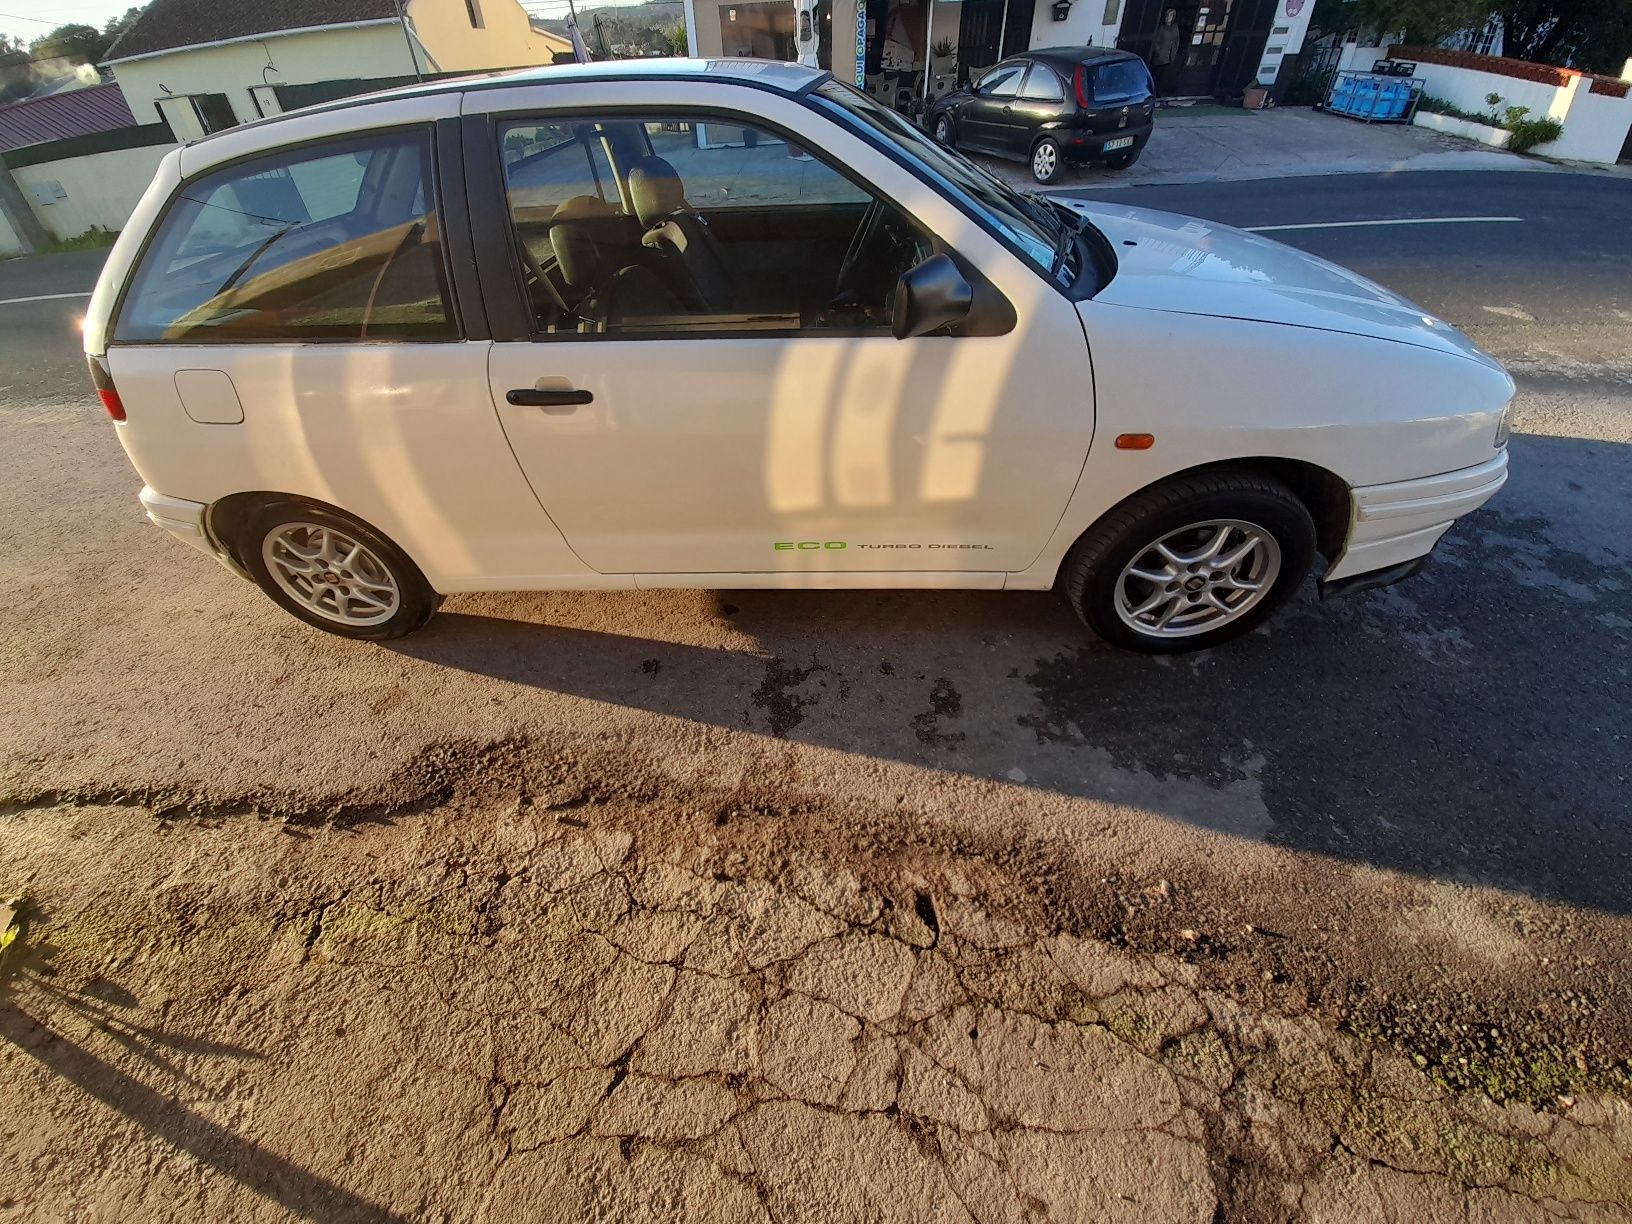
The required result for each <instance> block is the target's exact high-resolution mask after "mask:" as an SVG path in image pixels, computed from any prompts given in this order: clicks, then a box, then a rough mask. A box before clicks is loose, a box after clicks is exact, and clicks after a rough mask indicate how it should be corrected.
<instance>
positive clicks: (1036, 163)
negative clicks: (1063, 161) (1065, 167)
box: [1031, 141, 1059, 179]
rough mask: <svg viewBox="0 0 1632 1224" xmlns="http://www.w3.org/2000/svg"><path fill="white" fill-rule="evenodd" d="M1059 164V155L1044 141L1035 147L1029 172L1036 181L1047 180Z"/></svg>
mask: <svg viewBox="0 0 1632 1224" xmlns="http://www.w3.org/2000/svg"><path fill="white" fill-rule="evenodd" d="M1058 162H1059V154H1058V153H1056V152H1055V151H1054V146H1053V145H1051V144H1049V143H1048V142H1047V141H1044V142H1043V143H1042V144H1040V145H1038V146H1037V151H1036V152H1035V153H1033V154H1032V155H1031V172H1032V174H1033V175H1035V176H1036V177H1037V178H1038V179H1047V178H1049V177H1050V176H1051V175H1053V173H1054V167H1055V165H1056V164H1058Z"/></svg>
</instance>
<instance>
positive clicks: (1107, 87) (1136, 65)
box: [1094, 59, 1150, 102]
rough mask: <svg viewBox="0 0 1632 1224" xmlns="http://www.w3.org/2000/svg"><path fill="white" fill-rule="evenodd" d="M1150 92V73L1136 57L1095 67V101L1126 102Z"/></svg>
mask: <svg viewBox="0 0 1632 1224" xmlns="http://www.w3.org/2000/svg"><path fill="white" fill-rule="evenodd" d="M1149 92H1150V74H1149V73H1148V72H1146V71H1145V65H1144V64H1143V63H1142V62H1141V61H1139V60H1136V59H1130V60H1118V61H1117V62H1115V63H1112V64H1101V65H1099V67H1097V68H1095V69H1094V101H1095V102H1126V101H1127V100H1128V99H1129V98H1139V97H1143V96H1144V95H1145V94H1147V93H1149Z"/></svg>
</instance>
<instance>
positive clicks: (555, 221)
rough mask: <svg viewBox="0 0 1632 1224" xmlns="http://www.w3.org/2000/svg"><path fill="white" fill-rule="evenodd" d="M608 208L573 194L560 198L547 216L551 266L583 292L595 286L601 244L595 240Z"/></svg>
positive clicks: (598, 273) (593, 199)
mask: <svg viewBox="0 0 1632 1224" xmlns="http://www.w3.org/2000/svg"><path fill="white" fill-rule="evenodd" d="M611 213H612V210H611V209H610V208H609V207H607V205H606V204H604V203H602V202H601V201H600V200H597V199H596V198H595V197H594V196H573V197H572V198H571V199H569V200H563V201H562V202H561V204H560V206H559V207H558V208H557V209H556V210H555V212H554V213H553V214H552V215H551V217H550V247H551V249H553V250H554V251H555V266H556V267H558V268H559V269H561V278H562V279H563V280H564V281H566V282H567V284H568V285H570V286H571V287H572V288H574V289H577V290H579V291H580V292H587V291H588V290H590V289H593V288H594V287H595V282H596V279H597V278H598V277H599V275H600V271H601V247H600V243H599V242H598V241H597V240H596V239H597V237H598V234H597V232H596V231H597V229H598V228H599V224H598V223H600V222H601V221H603V220H604V219H605V218H606V217H608V216H610V215H611Z"/></svg>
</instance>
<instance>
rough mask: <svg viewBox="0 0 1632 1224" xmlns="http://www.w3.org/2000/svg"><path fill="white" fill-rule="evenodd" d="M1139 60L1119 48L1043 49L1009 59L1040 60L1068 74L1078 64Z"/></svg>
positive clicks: (1132, 54) (1131, 53)
mask: <svg viewBox="0 0 1632 1224" xmlns="http://www.w3.org/2000/svg"><path fill="white" fill-rule="evenodd" d="M1138 58H1139V57H1138V56H1137V55H1135V54H1134V53H1133V52H1132V51H1123V50H1121V49H1120V48H1118V47H1042V48H1039V49H1037V50H1033V51H1021V52H1020V53H1019V54H1017V55H1011V56H1009V57H1008V59H1010V60H1038V61H1041V62H1042V63H1045V64H1047V65H1048V66H1049V67H1050V68H1055V69H1059V70H1060V71H1062V72H1068V71H1069V70H1070V69H1073V68H1075V67H1076V66H1077V65H1078V64H1106V63H1113V62H1115V61H1117V60H1136V59H1138ZM1005 62H1007V61H1005Z"/></svg>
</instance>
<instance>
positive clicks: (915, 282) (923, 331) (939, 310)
mask: <svg viewBox="0 0 1632 1224" xmlns="http://www.w3.org/2000/svg"><path fill="white" fill-rule="evenodd" d="M974 301H975V291H974V290H973V289H972V288H970V286H969V282H968V281H966V280H965V279H964V278H963V273H962V272H960V271H958V265H957V264H955V263H953V262H952V257H951V256H950V255H931V256H930V257H929V258H928V259H926V260H924V261H923V262H922V263H920V264H915V265H914V266H913V267H911V268H908V269H907V270H906V271H905V272H903V273H902V274H901V279H900V280H899V281H897V282H896V286H895V306H894V309H893V310H892V311H891V317H890V331H891V332H892V333H894V335H895V338H896V339H897V340H905V339H907V338H908V337H909V336H927V335H928V334H929V333H930V332H935V331H940V330H941V328H943V327H950V326H951V325H952V324H954V323H962V322H963V321H964V319H966V318H968V317H969V308H970V307H971V306H972V305H974Z"/></svg>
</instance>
